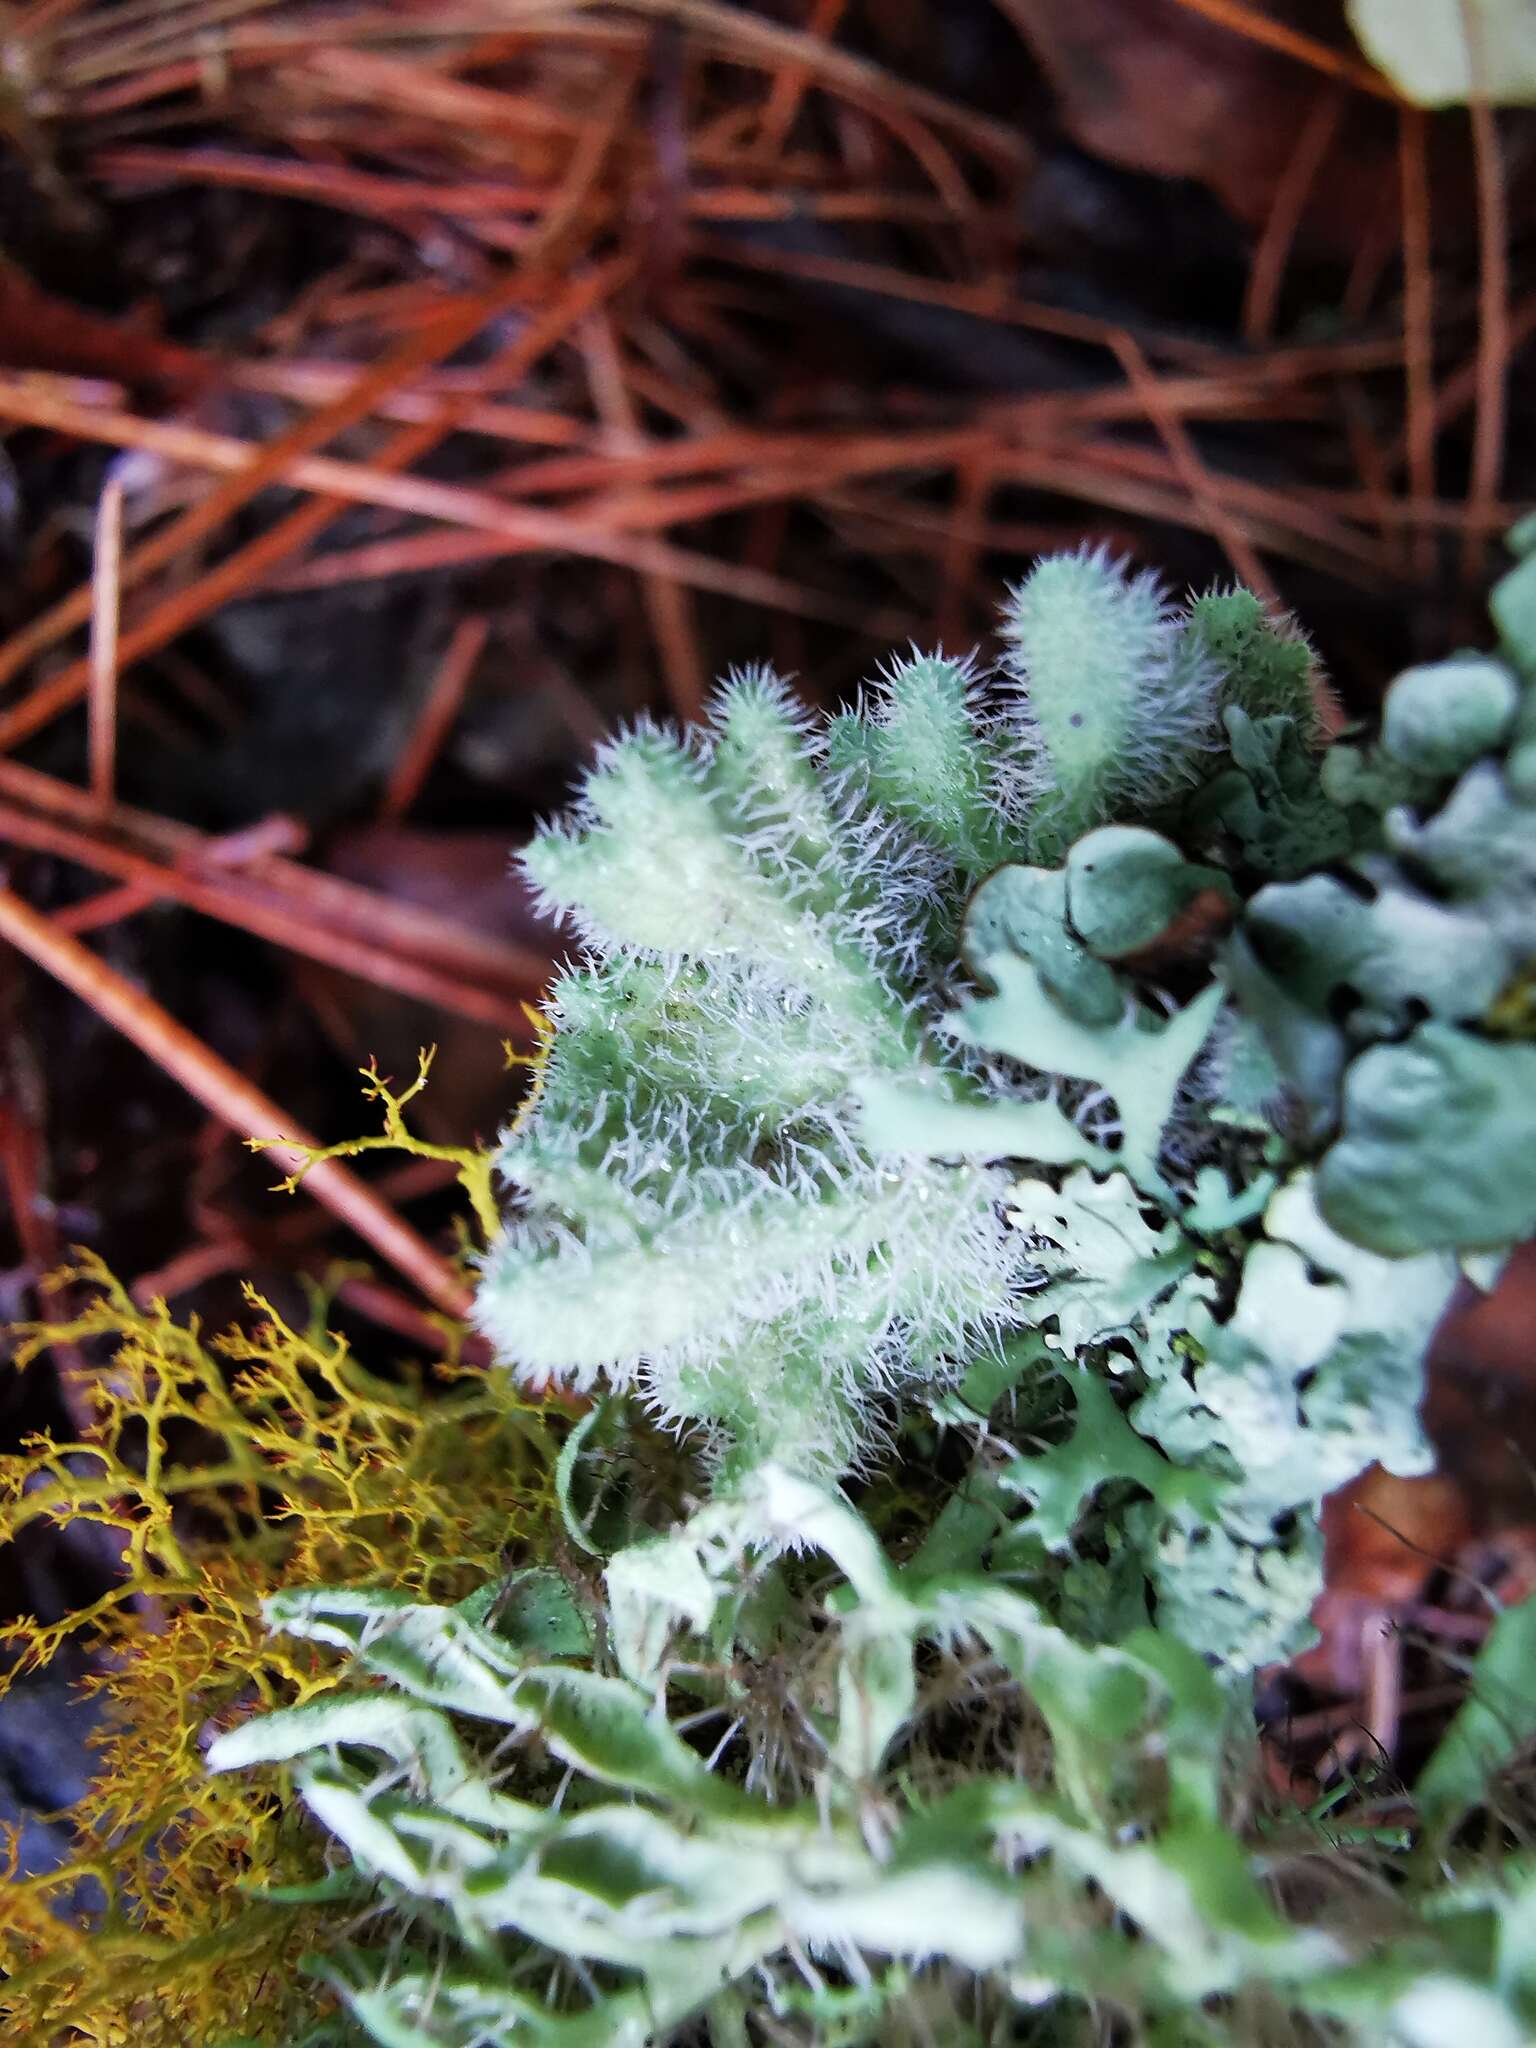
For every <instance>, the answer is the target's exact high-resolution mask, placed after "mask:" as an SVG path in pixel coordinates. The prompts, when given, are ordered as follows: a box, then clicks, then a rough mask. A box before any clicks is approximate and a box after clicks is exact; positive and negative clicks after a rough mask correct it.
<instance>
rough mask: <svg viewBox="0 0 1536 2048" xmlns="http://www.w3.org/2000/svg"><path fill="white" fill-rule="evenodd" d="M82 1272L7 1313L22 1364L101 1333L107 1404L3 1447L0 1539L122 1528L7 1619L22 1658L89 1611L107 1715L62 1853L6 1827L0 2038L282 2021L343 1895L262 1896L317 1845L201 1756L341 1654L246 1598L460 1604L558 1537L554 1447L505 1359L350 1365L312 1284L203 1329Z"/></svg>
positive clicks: (98, 1687)
mask: <svg viewBox="0 0 1536 2048" xmlns="http://www.w3.org/2000/svg"><path fill="white" fill-rule="evenodd" d="M71 1278H72V1279H73V1280H74V1281H75V1282H76V1283H77V1284H78V1283H85V1284H86V1285H88V1286H89V1288H90V1290H91V1300H90V1302H89V1305H88V1306H87V1307H86V1308H85V1310H84V1311H83V1313H82V1314H80V1315H79V1316H77V1317H76V1318H75V1319H74V1320H73V1321H72V1322H70V1323H68V1324H63V1325H54V1326H48V1327H44V1328H37V1329H33V1330H31V1331H29V1332H24V1333H22V1342H21V1344H20V1347H19V1357H20V1359H21V1362H22V1363H26V1362H27V1361H28V1360H29V1359H31V1358H33V1357H35V1356H36V1355H37V1354H38V1353H39V1352H41V1351H43V1350H45V1349H46V1348H47V1347H48V1346H49V1345H51V1344H54V1343H60V1342H63V1343H74V1344H84V1345H89V1346H94V1347H95V1349H96V1350H97V1351H98V1352H100V1353H101V1355H102V1356H103V1361H104V1362H103V1365H102V1369H101V1371H100V1373H99V1375H98V1376H97V1378H96V1379H95V1380H94V1381H93V1382H92V1384H91V1389H90V1395H91V1400H92V1402H93V1405H94V1407H95V1411H96V1418H97V1419H96V1424H95V1427H94V1428H93V1429H92V1430H91V1431H90V1432H89V1434H88V1435H87V1436H85V1437H83V1438H81V1439H79V1440H76V1441H72V1442H55V1441H53V1440H51V1439H47V1438H41V1437H40V1438H37V1439H34V1440H33V1441H32V1442H31V1443H29V1444H28V1445H27V1446H26V1447H25V1448H24V1449H23V1450H22V1451H21V1452H20V1453H18V1454H15V1455H12V1456H9V1457H4V1458H0V1543H3V1542H7V1541H12V1540H14V1539H15V1538H16V1536H17V1535H18V1534H19V1533H20V1532H21V1531H22V1530H23V1529H25V1528H26V1527H27V1526H28V1525H29V1524H33V1523H36V1522H38V1521H39V1520H44V1519H47V1520H53V1521H66V1520H76V1519H88V1520H91V1521H94V1522H97V1523H101V1524H104V1525H106V1526H107V1527H109V1528H111V1529H113V1530H116V1531H118V1532H120V1536H121V1541H122V1546H123V1570H122V1574H121V1578H120V1580H119V1582H118V1583H117V1584H116V1585H114V1586H113V1587H112V1588H111V1589H110V1590H109V1591H108V1592H107V1593H106V1594H104V1595H103V1596H102V1597H101V1598H100V1599H99V1600H97V1601H95V1602H94V1603H93V1604H91V1605H90V1606H88V1607H85V1608H83V1609H82V1610H80V1611H79V1612H77V1613H75V1614H71V1615H69V1616H67V1617H65V1618H64V1619H63V1620H61V1621H56V1622H55V1621H49V1622H46V1623H45V1622H42V1621H27V1620H24V1621H22V1622H19V1623H16V1624H13V1625H12V1627H11V1629H10V1630H9V1637H10V1653H11V1657H12V1659H14V1665H13V1671H14V1672H22V1671H25V1670H27V1669H29V1668H36V1667H39V1666H41V1665H43V1664H46V1663H47V1662H48V1661H49V1660H50V1659H51V1658H52V1657H53V1656H54V1655H55V1654H56V1653H57V1651H58V1650H59V1648H60V1647H61V1645H62V1644H63V1642H64V1641H65V1639H66V1638H67V1637H69V1636H70V1635H72V1634H77V1633H79V1632H81V1631H85V1632H87V1633H88V1634H89V1636H90V1637H91V1638H92V1639H93V1640H94V1641H95V1642H96V1644H97V1645H98V1648H99V1649H100V1650H101V1652H102V1654H100V1655H99V1656H98V1658H97V1660H96V1666H95V1673H94V1676H93V1677H92V1679H91V1680H89V1681H88V1683H89V1684H90V1686H91V1687H92V1689H93V1690H94V1691H96V1692H97V1693H98V1694H100V1695H101V1696H102V1703H103V1710H104V1711H103V1720H102V1724H101V1727H100V1730H99V1732H98V1735H97V1737H96V1738H95V1740H96V1741H97V1743H98V1746H99V1750H100V1762H99V1767H98V1769H97V1771H96V1774H95V1777H94V1779H93V1782H92V1784H91V1786H90V1788H89V1791H88V1793H87V1795H86V1797H85V1799H84V1800H83V1801H82V1802H81V1804H80V1805H79V1807H78V1808H77V1809H75V1810H74V1811H73V1812H72V1813H71V1815H70V1819H71V1821H72V1823H73V1825H74V1828H75V1831H76V1840H77V1854H76V1856H75V1859H74V1860H73V1861H72V1862H71V1863H70V1864H69V1865H68V1866H67V1867H65V1868H64V1869H61V1870H58V1871H54V1872H49V1873H47V1874H44V1875H41V1876H22V1875H19V1874H17V1872H16V1870H15V1867H14V1864H15V1854H16V1846H15V1844H14V1843H13V1845H12V1864H13V1868H12V1871H11V1874H10V1876H9V1879H8V1881H6V1882H4V1884H3V1891H0V1971H3V1972H4V1977H5V1981H4V1982H0V2034H3V2036H4V2038H6V2039H16V2040H21V2039H25V2040H27V2041H33V2042H38V2043H48V2044H52V2043H55V2042H60V2043H63V2042H87V2043H95V2044H100V2048H117V2044H119V2043H122V2044H126V2043H128V2042H130V2041H131V2042H133V2043H135V2044H141V2043H146V2042H147V2043H160V2042H163V2043H165V2044H167V2048H170V2044H172V2043H174V2044H176V2048H199V2044H204V2043H207V2044H210V2048H211V2044H214V2043H216V2042H218V2041H220V2040H231V2039H234V2038H235V2037H240V2038H243V2039H247V2040H255V2041H264V2042H265V2041H273V2042H276V2041H287V2040H289V2039H290V2038H292V2030H293V2028H294V2027H295V2025H297V2024H298V2022H299V2020H300V2019H301V2018H302V2017H304V2016H307V2017H308V2019H309V2020H310V2021H311V2022H312V2021H313V2018H314V2015H315V2011H316V1991H315V1988H314V1985H313V1983H312V1981H311V1980H308V1979H305V1978H303V1977H302V1976H301V1975H300V1974H299V1972H298V1969H297V1964H298V1959H299V1957H300V1955H301V1954H302V1953H303V1951H304V1950H305V1949H306V1948H317V1947H319V1948H323V1947H324V1946H325V1945H326V1941H327V1938H328V1935H334V1934H335V1933H337V1932H339V1931H340V1930H341V1929H342V1928H343V1927H345V1926H346V1925H347V1909H346V1908H345V1907H344V1906H336V1905H332V1906H328V1907H327V1906H315V1907H311V1908H309V1909H306V1910H304V1911H300V1912H296V1911H295V1910H294V1909H293V1908H291V1907H288V1908H282V1909H279V1908H276V1907H274V1908H272V1909H271V1911H270V1912H264V1911H263V1910H261V1908H260V1907H259V1906H257V1907H256V1908H255V1909H254V1910H253V1902H252V1899H251V1896H250V1894H251V1892H252V1891H256V1892H259V1891H261V1890H263V1889H266V1888H270V1887H272V1886H276V1885H292V1884H295V1883H310V1882H313V1881H315V1880H317V1879H319V1878H321V1877H323V1876H324V1875H325V1869H324V1864H323V1860H322V1856H321V1851H320V1848H319V1846H318V1844H317V1843H316V1841H315V1840H314V1839H313V1838H312V1837H311V1836H309V1835H308V1834H306V1833H305V1832H304V1831H303V1830H302V1829H301V1828H300V1827H298V1826H297V1824H296V1823H295V1821H294V1818H293V1816H292V1812H291V1809H289V1808H288V1807H286V1806H285V1805H284V1804H283V1803H282V1802H280V1801H278V1800H276V1799H274V1798H273V1797H272V1794H271V1791H270V1789H266V1790H263V1789H261V1788H259V1787H257V1786H255V1785H253V1784H250V1783H247V1782H244V1781H242V1780H241V1779H239V1778H237V1777H210V1776H209V1775H208V1774H207V1773H206V1772H205V1770H204V1768H203V1751H204V1749H205V1747H206V1744H207V1741H208V1739H209V1738H210V1736H211V1735H212V1733H213V1732H215V1731H216V1730H217V1729H218V1728H219V1727H221V1726H223V1725H226V1724H227V1722H228V1721H229V1720H230V1719H232V1718H233V1717H234V1716H236V1715H237V1714H240V1713H244V1712H246V1711H248V1710H249V1709H250V1708H252V1707H255V1706H276V1705H283V1704H289V1703H295V1702H299V1701H303V1700H305V1699H309V1698H312V1697H314V1696H316V1695H317V1694H319V1693H321V1692H323V1691H325V1690H326V1689H327V1688H329V1687H330V1686H332V1685H333V1684H334V1683H335V1682H336V1676H337V1669H336V1665H335V1664H334V1663H333V1662H332V1661H331V1660H330V1659H329V1658H328V1657H327V1656H326V1654H325V1653H324V1652H323V1651H317V1650H316V1649H315V1648H314V1647H313V1646H293V1647H291V1648H289V1647H285V1646H284V1643H283V1641H282V1639H281V1638H276V1639H274V1638H271V1637H269V1636H268V1635H267V1633H266V1631H265V1629H264V1627H263V1625H262V1620H261V1612H260V1603H261V1601H262V1599H263V1598H264V1597H265V1596H266V1595H268V1594H271V1593H274V1592H276V1591H278V1590H279V1589H280V1588H282V1587H285V1586H290V1585H293V1586H310V1585H317V1584H330V1585H370V1586H371V1585H378V1586H390V1587H396V1588H399V1589H401V1590H404V1591H407V1592H409V1593H411V1594H413V1595H414V1596H415V1597H417V1598H420V1599H425V1600H434V1601H436V1600H444V1601H452V1600H457V1599H460V1598H462V1597H463V1596H464V1595H465V1594H467V1593H468V1592H470V1591H472V1590H473V1589H474V1588H475V1587H476V1586H478V1585H481V1584H483V1583H484V1582H485V1581H486V1580H487V1579H488V1578H490V1577H493V1576H495V1575H496V1574H497V1573H498V1572H500V1571H502V1570H504V1569H505V1568H506V1566H507V1565H508V1563H509V1562H512V1561H515V1560H517V1559H519V1558H520V1557H523V1556H526V1555H530V1554H535V1553H539V1552H542V1551H543V1549H545V1548H546V1547H547V1541H548V1536H547V1532H548V1531H549V1530H550V1529H551V1528H552V1527H553V1525H554V1522H555V1520H556V1518H557V1510H556V1508H555V1504H554V1496H553V1479H552V1474H553V1468H554V1454H555V1447H554V1446H553V1445H551V1444H550V1442H549V1441H548V1439H547V1435H546V1429H545V1424H544V1420H543V1418H542V1416H541V1414H540V1412H539V1410H538V1409H537V1407H536V1406H534V1405H532V1404H530V1403H529V1402H528V1401H527V1399H526V1398H525V1397H522V1396H519V1395H518V1394H517V1393H516V1392H515V1391H514V1389H513V1386H512V1383H511V1381H510V1380H509V1379H508V1377H507V1376H506V1375H504V1374H502V1373H498V1372H489V1373H486V1372H480V1371H478V1370H474V1369H471V1368H468V1367H465V1366H463V1365H460V1364H456V1363H450V1364H448V1365H446V1366H439V1367H437V1368H436V1369H435V1372H434V1378H436V1380H437V1381H438V1382H439V1383H438V1384H436V1385H429V1384H427V1382H426V1380H425V1378H424V1377H423V1376H422V1375H420V1374H414V1375H413V1374H402V1376H401V1377H400V1378H398V1379H388V1380H386V1379H383V1378H380V1377H378V1376H376V1375H374V1374H372V1373H370V1372H368V1371H366V1370H365V1369H364V1368H363V1367H362V1366H361V1365H359V1363H358V1362H357V1360H356V1359H354V1358H353V1357H352V1356H351V1355H350V1354H349V1352H348V1350H347V1347H346V1345H345V1344H344V1343H343V1342H342V1340H341V1339H340V1338H338V1337H337V1336H335V1335H334V1334H332V1333H330V1332H328V1331H327V1329H326V1325H325V1312H326V1306H327V1303H326V1298H325V1296H324V1295H323V1294H318V1293H317V1295H316V1296H315V1299H314V1302H313V1308H312V1313H311V1316H310V1318H309V1321H308V1324H307V1326H306V1327H304V1328H302V1329H299V1328H294V1327H292V1326H291V1325H290V1324H289V1323H288V1322H286V1321H285V1320H284V1319H283V1318H282V1317H281V1316H280V1315H278V1314H277V1312H276V1311H275V1310H274V1309H273V1308H272V1306H271V1305H270V1304H269V1303H267V1302H265V1301H262V1300H261V1299H260V1298H259V1297H257V1296H255V1295H254V1294H253V1295H252V1296H251V1303H252V1307H253V1309H254V1310H255V1311H256V1312H257V1320H256V1321H255V1324H254V1327H253V1328H252V1329H249V1330H246V1331H236V1332H231V1333H229V1334H228V1335H225V1336H222V1337H220V1338H217V1339H215V1340H212V1341H211V1342H208V1341H205V1340H204V1338H203V1335H202V1333H201V1332H200V1330H199V1328H198V1327H197V1325H196V1324H195V1323H193V1324H190V1325H181V1324H178V1323H177V1322H176V1321H174V1320H173V1318H172V1317H171V1315H170V1314H169V1313H168V1311H167V1309H166V1308H165V1306H164V1304H163V1303H156V1304H155V1305H153V1306H152V1307H151V1308H149V1309H147V1310H141V1309H140V1308H139V1307H137V1306H136V1304H135V1303H134V1302H133V1300H132V1299H131V1297H130V1296H129V1295H128V1294H127V1293H126V1292H125V1291H124V1289H123V1288H122V1287H121V1286H120V1285H118V1283H117V1282H116V1281H115V1280H114V1279H113V1278H112V1276H111V1274H110V1273H108V1272H107V1271H106V1270H105V1268H104V1267H103V1266H101V1265H100V1264H99V1262H97V1261H95V1260H93V1259H89V1258H87V1259H84V1260H82V1262H81V1264H80V1266H79V1268H78V1269H77V1271H76V1272H75V1273H74V1274H72V1275H71ZM4 1877H5V1872H4V1871H3V1869H0V1879H3V1878H4ZM91 1880H94V1885H95V1887H96V1890H95V1891H94V1892H92V1893H90V1894H86V1893H84V1892H82V1890H81V1887H82V1886H83V1885H85V1884H86V1883H87V1882H88V1881H91ZM87 1896H90V1897H92V1898H95V1899H96V1902H97V1903H96V1907H95V1909H93V1910H92V1911H91V1912H89V1913H88V1914H85V1915H82V1914H81V1912H80V1911H79V1910H78V1902H79V1901H80V1900H81V1899H82V1898H84V1897H87ZM72 1899H73V1900H74V1901H75V1902H76V1907H75V1910H73V1911H70V1910H68V1906H69V1902H70V1901H71V1900H72ZM300 2031H302V2029H300Z"/></svg>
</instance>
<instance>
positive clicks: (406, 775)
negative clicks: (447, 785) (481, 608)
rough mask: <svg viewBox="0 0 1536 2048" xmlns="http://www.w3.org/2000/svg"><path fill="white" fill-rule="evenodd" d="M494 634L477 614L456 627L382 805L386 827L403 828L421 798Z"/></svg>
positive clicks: (392, 773) (401, 751)
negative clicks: (486, 646) (405, 820)
mask: <svg viewBox="0 0 1536 2048" xmlns="http://www.w3.org/2000/svg"><path fill="white" fill-rule="evenodd" d="M490 630H491V628H490V621H489V620H488V619H486V618H484V617H481V616H479V615H478V614H474V613H472V614H471V615H470V616H469V617H468V618H467V619H461V620H460V621H459V623H458V625H457V627H456V628H455V630H454V634H453V638H452V639H451V640H450V641H449V643H448V651H447V653H446V654H445V655H444V656H443V658H442V660H441V662H440V663H439V664H438V669H437V674H436V675H435V676H434V677H433V678H432V687H431V689H430V690H429V691H428V692H427V698H426V702H425V703H424V704H423V705H422V707H421V716H420V717H419V718H418V719H417V721H416V724H415V726H414V728H413V729H412V731H411V733H410V735H409V736H408V738H407V740H406V743H405V745H404V746H403V747H402V748H401V749H400V755H399V759H398V760H397V761H396V762H395V765H394V768H393V770H392V772H391V774H390V778H389V782H388V784H387V785H386V787H385V790H384V795H383V798H382V800H381V801H380V804H379V817H380V820H381V821H382V822H383V823H385V824H389V825H397V824H399V822H400V820H401V819H402V818H404V817H405V815H406V813H407V812H408V811H409V810H410V808H411V806H412V805H413V804H414V803H415V801H416V799H417V797H419V796H420V795H421V791H422V785H423V784H424V783H425V782H426V779H427V777H428V776H429V775H430V774H431V772H432V767H433V763H434V762H435V761H436V760H437V757H438V755H439V754H440V753H441V752H442V749H443V743H444V741H445V740H446V739H447V737H448V735H449V733H450V732H451V731H452V730H453V726H454V723H455V721H456V720H457V718H458V715H459V711H460V709H461V708H462V706H463V703H464V693H465V691H466V690H467V689H468V688H469V681H470V677H471V676H472V675H473V674H474V672H475V669H476V667H477V665H478V663H479V660H480V657H481V655H482V654H483V653H484V652H485V643H486V641H487V639H488V638H489V636H490Z"/></svg>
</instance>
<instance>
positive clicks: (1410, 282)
mask: <svg viewBox="0 0 1536 2048" xmlns="http://www.w3.org/2000/svg"><path fill="white" fill-rule="evenodd" d="M1397 119H1398V130H1397V135H1398V172H1399V177H1400V180H1401V184H1402V211H1403V360H1404V367H1405V370H1406V374H1407V415H1408V417H1407V446H1408V482H1409V488H1410V489H1411V491H1412V493H1413V495H1414V497H1416V498H1433V496H1434V495H1435V371H1434V345H1435V344H1434V273H1433V271H1432V269H1431V267H1430V219H1429V174H1428V171H1427V169H1426V166H1425V117H1424V114H1423V112H1422V110H1421V109H1420V108H1418V107H1407V106H1405V107H1402V108H1400V109H1399V111H1398V117H1397ZM1434 563H1435V543H1434V536H1433V535H1432V534H1431V533H1430V532H1429V530H1428V529H1427V528H1421V529H1420V530H1419V532H1418V533H1417V534H1415V536H1414V544H1413V566H1414V572H1415V574H1416V575H1418V576H1421V577H1425V578H1427V577H1428V576H1429V575H1430V574H1431V572H1432V571H1433V569H1434Z"/></svg>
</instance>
